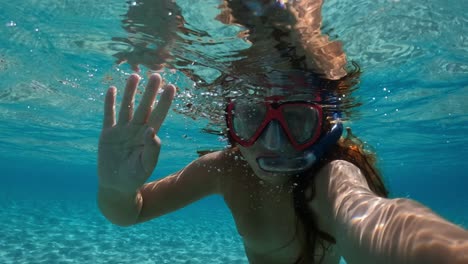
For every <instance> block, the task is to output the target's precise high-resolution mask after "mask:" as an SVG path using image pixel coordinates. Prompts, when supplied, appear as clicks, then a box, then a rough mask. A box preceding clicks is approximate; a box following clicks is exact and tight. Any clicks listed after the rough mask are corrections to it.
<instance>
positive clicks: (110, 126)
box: [98, 74, 218, 226]
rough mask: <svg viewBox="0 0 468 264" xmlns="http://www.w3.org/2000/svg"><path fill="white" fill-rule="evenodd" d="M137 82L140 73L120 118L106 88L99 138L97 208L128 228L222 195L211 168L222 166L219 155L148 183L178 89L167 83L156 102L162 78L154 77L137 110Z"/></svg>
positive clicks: (113, 91) (126, 94)
mask: <svg viewBox="0 0 468 264" xmlns="http://www.w3.org/2000/svg"><path fill="white" fill-rule="evenodd" d="M138 82H139V77H138V76H137V75H132V76H130V78H129V80H128V82H127V86H126V88H125V92H124V96H123V99H122V106H121V109H120V112H119V117H118V119H117V120H116V115H115V98H116V88H115V87H111V88H110V89H109V90H108V92H107V95H106V101H105V106H104V122H103V129H102V132H101V136H100V138H99V150H98V180H99V183H98V205H99V208H100V210H101V212H102V213H103V215H104V216H106V217H107V218H108V219H109V220H110V221H111V222H113V223H115V224H118V225H124V226H125V225H132V224H135V223H137V222H141V221H144V220H148V219H150V218H152V217H156V216H159V215H162V214H165V213H168V212H170V211H173V210H176V209H178V208H180V207H182V206H184V205H186V204H188V203H190V202H193V201H195V200H197V199H200V198H201V197H203V196H205V195H208V194H211V193H216V192H217V191H218V184H217V177H216V174H215V173H214V171H216V170H214V169H211V170H210V167H212V166H215V165H216V162H218V159H217V157H218V156H217V155H216V154H211V155H206V156H205V157H202V158H201V159H199V160H197V161H195V162H193V163H191V164H190V165H188V167H186V168H185V169H183V170H181V171H179V172H177V173H175V174H173V175H171V176H169V177H167V178H165V179H162V180H159V181H157V182H153V183H149V184H146V185H144V183H145V182H146V181H147V179H148V178H149V177H150V176H151V174H152V172H153V170H154V168H155V166H156V164H157V162H158V157H159V151H160V147H161V141H160V139H159V137H158V136H157V133H158V131H159V128H160V127H161V125H162V123H163V121H164V119H165V117H166V115H167V112H168V110H169V107H170V105H171V102H172V99H173V97H174V93H175V87H174V86H172V85H167V86H166V87H165V88H164V91H163V92H162V93H161V96H160V99H159V102H157V103H155V98H156V95H157V93H158V89H159V86H160V85H161V82H162V80H161V77H160V76H159V75H156V74H155V75H152V76H151V78H150V80H149V82H148V85H147V87H146V90H145V93H144V95H143V97H142V99H141V102H140V104H139V106H138V108H137V109H136V111H135V112H134V111H133V108H134V100H135V93H136V89H137V85H138Z"/></svg>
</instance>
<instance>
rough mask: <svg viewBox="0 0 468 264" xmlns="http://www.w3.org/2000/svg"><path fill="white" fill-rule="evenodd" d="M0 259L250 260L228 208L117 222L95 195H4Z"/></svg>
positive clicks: (7, 263)
mask: <svg viewBox="0 0 468 264" xmlns="http://www.w3.org/2000/svg"><path fill="white" fill-rule="evenodd" d="M0 205H1V207H0V208H1V209H2V210H1V211H0V263H2V264H10V263H11V264H13V263H14V264H18V263H28V264H29V263H93V264H94V263H132V264H133V263H204V264H205V263H239V264H241V263H248V262H247V258H246V256H245V253H244V250H243V246H242V241H241V239H240V237H239V235H238V233H237V231H236V229H235V226H234V223H233V221H232V218H231V216H230V215H229V213H228V211H227V209H222V208H221V209H216V208H215V209H213V208H204V207H203V206H197V205H194V206H191V207H190V208H187V209H183V210H182V211H179V212H176V213H173V214H170V215H167V216H164V217H161V218H159V219H155V220H153V221H150V222H147V223H143V224H140V225H136V226H132V227H118V226H115V225H112V224H111V223H109V222H108V221H107V220H106V219H104V217H103V216H102V215H101V214H100V213H99V211H98V209H97V207H96V204H95V201H86V202H85V201H50V200H29V201H18V200H9V201H5V200H3V201H2V202H1V203H0Z"/></svg>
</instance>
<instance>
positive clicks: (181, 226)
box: [0, 0, 468, 263]
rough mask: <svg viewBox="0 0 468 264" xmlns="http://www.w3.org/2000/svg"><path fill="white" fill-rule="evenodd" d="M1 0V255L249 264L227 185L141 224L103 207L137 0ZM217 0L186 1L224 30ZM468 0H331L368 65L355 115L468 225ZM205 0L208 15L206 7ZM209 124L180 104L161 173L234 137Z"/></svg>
mask: <svg viewBox="0 0 468 264" xmlns="http://www.w3.org/2000/svg"><path fill="white" fill-rule="evenodd" d="M0 2H1V9H0V80H1V81H0V120H1V122H0V169H1V170H0V208H1V210H0V263H246V258H245V254H244V253H243V249H242V244H241V240H240V238H239V236H238V234H237V232H236V230H235V226H234V223H233V221H232V218H231V216H230V214H229V211H228V210H227V209H226V207H225V206H224V204H223V203H222V202H221V200H220V199H219V198H218V197H210V198H207V199H205V200H203V201H200V202H198V203H196V204H193V205H191V206H189V207H187V208H185V209H183V210H181V211H179V212H176V213H173V214H170V215H168V216H164V217H162V218H161V219H157V220H154V221H151V222H148V223H144V224H142V225H139V226H136V227H131V228H119V227H115V226H112V225H111V224H109V223H108V222H107V221H106V220H105V219H104V218H103V217H102V216H101V215H100V213H99V212H98V210H97V208H96V202H95V192H96V164H95V163H96V150H97V140H98V136H99V132H100V125H101V116H102V104H103V93H104V92H105V90H106V88H107V87H108V86H109V85H111V84H116V85H120V86H122V84H123V83H124V80H125V78H126V76H127V75H128V74H129V73H131V69H130V67H129V66H128V65H126V64H123V65H120V66H116V65H115V63H114V61H115V58H114V57H113V56H112V54H114V53H115V52H116V51H118V50H119V49H121V48H122V43H118V42H115V41H113V40H112V38H113V37H116V36H120V37H125V36H126V32H125V31H124V30H123V29H122V27H121V20H122V16H123V14H125V12H126V9H127V4H125V3H119V4H114V2H115V1H110V0H104V1H98V2H96V1H90V0H83V1H68V0H67V1H49V0H43V1H34V0H24V1H13V2H12V1H5V0H0ZM217 3H218V1H214V0H211V1H206V2H205V5H206V6H202V5H201V4H199V2H198V1H195V0H191V1H186V2H185V3H184V4H183V6H185V7H186V9H183V10H186V11H184V12H185V13H184V17H185V18H186V19H187V21H189V22H191V25H192V26H194V27H199V28H202V26H205V28H204V29H205V30H210V29H213V28H216V27H217V26H216V25H217V24H214V26H213V25H212V24H211V22H210V21H211V20H212V17H214V15H215V14H216V5H217ZM181 5H182V4H181ZM467 5H468V4H467V2H464V1H455V0H451V1H442V0H437V1H430V2H428V1H421V0H418V1H402V0H400V1H372V3H370V2H369V1H329V2H327V3H326V4H325V6H324V24H325V25H326V26H328V27H331V28H333V34H334V35H336V36H338V38H339V39H340V40H341V41H342V42H343V43H344V48H345V50H346V53H347V55H348V57H349V58H350V59H352V60H355V61H357V62H358V63H359V64H360V65H361V67H362V69H363V71H364V74H363V76H362V83H361V87H360V89H359V90H358V91H356V93H355V95H356V96H357V97H358V98H359V99H360V100H361V101H362V102H363V103H364V104H363V106H361V107H359V109H358V110H357V111H358V115H356V116H355V118H354V119H353V120H351V121H349V122H348V124H347V125H349V126H351V127H352V128H353V131H354V133H355V134H356V135H358V136H359V137H360V138H361V139H363V140H365V141H366V142H368V143H369V144H370V145H372V146H373V147H374V150H375V151H376V152H377V153H378V157H379V168H380V169H381V170H382V172H383V174H384V177H385V180H386V182H387V183H388V185H389V187H390V190H391V191H392V195H393V196H404V197H409V198H412V199H415V200H417V201H420V202H422V203H424V204H426V205H427V206H429V207H430V208H432V209H433V210H434V211H435V212H437V213H439V214H441V215H442V216H444V217H445V218H447V219H449V220H451V221H453V222H455V223H457V224H459V225H461V226H464V227H465V228H467V227H468V209H467V208H468V206H467V205H468V192H466V186H468V177H467V176H468V173H467V171H468V163H467V162H466V159H467V157H468V138H467V137H466V135H467V134H468V114H467V111H468V104H467V103H466V102H467V101H468V64H467V60H468V52H467V50H468V40H467V37H466V36H467V35H468V34H467V33H468V31H467V26H468V20H467V17H466V14H465V13H464V10H467V7H468V6H467ZM200 10H204V12H205V13H206V14H207V17H206V18H200V17H197V16H196V14H199V13H200ZM204 19H205V20H204ZM218 26H219V25H218ZM169 78H170V77H169ZM173 81H175V80H173ZM178 84H179V85H182V86H183V85H184V84H183V83H178ZM180 100H182V99H180ZM206 122H207V121H206V120H204V119H203V118H200V119H197V120H192V119H191V118H188V117H186V116H183V115H181V114H177V113H175V112H172V113H170V117H169V118H168V119H167V122H166V123H165V125H164V127H163V128H162V130H161V133H160V137H161V138H162V140H163V144H164V145H163V149H162V154H161V160H160V162H159V165H158V168H157V170H156V172H155V174H154V175H153V178H158V177H161V176H163V175H166V174H168V173H170V172H173V171H174V170H177V169H179V168H181V167H182V166H184V165H185V164H187V163H188V162H190V161H191V160H193V159H194V158H196V157H197V154H196V151H197V150H199V149H206V148H220V147H223V146H224V144H225V143H224V142H223V140H222V139H220V138H219V137H217V136H213V135H209V134H206V133H203V132H202V131H201V129H202V128H203V127H205V125H206Z"/></svg>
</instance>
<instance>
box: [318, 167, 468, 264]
mask: <svg viewBox="0 0 468 264" xmlns="http://www.w3.org/2000/svg"><path fill="white" fill-rule="evenodd" d="M317 199H318V200H319V204H320V205H319V208H321V209H320V211H321V212H325V215H324V216H323V219H327V220H328V223H330V224H328V225H327V224H323V225H324V227H325V229H327V231H329V232H330V233H331V234H333V235H334V236H335V238H336V240H337V247H338V249H339V250H340V252H341V254H342V255H343V256H344V257H345V259H346V261H347V263H350V264H352V263H395V264H410V263H411V264H419V263H421V264H430V263H434V264H439V263H451V264H465V263H468V231H466V230H464V229H463V228H461V227H458V226H456V225H454V224H452V223H450V222H448V221H447V220H445V219H443V218H442V217H440V216H438V215H437V214H435V213H434V212H433V211H431V210H430V209H428V208H427V207H425V206H423V205H421V204H419V203H417V202H415V201H412V200H409V199H385V198H381V197H378V196H376V195H375V194H373V193H372V192H371V191H370V189H369V187H368V185H367V183H366V180H365V178H364V176H363V175H362V173H361V171H360V170H359V169H358V168H357V167H356V166H355V165H353V164H351V163H349V162H346V161H333V162H331V163H330V164H329V165H327V166H326V167H324V169H322V171H321V172H320V173H319V175H318V178H317ZM327 220H325V221H324V222H326V221H327Z"/></svg>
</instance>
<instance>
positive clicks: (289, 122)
mask: <svg viewBox="0 0 468 264" xmlns="http://www.w3.org/2000/svg"><path fill="white" fill-rule="evenodd" d="M282 99H283V98H282V97H279V96H274V97H268V98H266V100H265V101H252V100H242V99H237V100H233V101H231V102H230V103H229V105H228V107H227V125H228V128H229V133H230V135H231V137H232V138H233V139H234V140H235V141H236V142H237V143H239V144H240V145H241V146H244V147H249V146H251V145H253V144H254V143H255V142H256V141H257V140H258V138H259V137H260V136H261V135H262V133H263V132H264V130H265V129H266V128H267V127H268V125H269V124H270V122H271V121H273V120H275V121H276V122H277V123H278V124H279V125H280V126H281V127H282V129H283V131H284V132H285V134H286V136H287V138H288V140H289V142H290V143H291V145H292V146H293V147H294V148H295V149H296V150H298V151H302V150H305V149H307V148H308V147H310V146H312V145H313V144H314V143H316V141H317V140H318V139H319V137H320V133H321V130H322V107H321V106H320V105H318V104H316V103H313V102H308V101H285V100H282Z"/></svg>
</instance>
